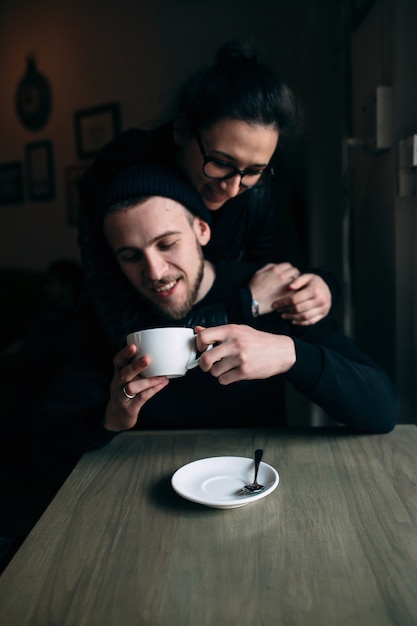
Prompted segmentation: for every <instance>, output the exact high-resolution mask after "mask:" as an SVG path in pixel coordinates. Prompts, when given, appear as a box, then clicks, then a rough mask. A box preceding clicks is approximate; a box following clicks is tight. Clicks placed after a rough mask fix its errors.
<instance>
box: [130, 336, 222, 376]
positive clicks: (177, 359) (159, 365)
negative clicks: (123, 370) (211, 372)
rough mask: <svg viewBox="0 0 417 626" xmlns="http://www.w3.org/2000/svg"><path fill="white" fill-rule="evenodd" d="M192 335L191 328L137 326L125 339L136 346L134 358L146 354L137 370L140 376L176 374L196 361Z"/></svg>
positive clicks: (195, 349)
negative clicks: (147, 360) (147, 361)
mask: <svg viewBox="0 0 417 626" xmlns="http://www.w3.org/2000/svg"><path fill="white" fill-rule="evenodd" d="M196 338H197V335H196V334H195V333H194V331H193V329H192V328H182V327H164V328H149V329H146V330H138V331H136V332H134V333H130V334H129V335H128V336H127V337H126V340H127V343H128V345H131V344H135V345H136V346H137V347H138V353H137V355H136V356H135V358H139V357H141V356H144V355H146V356H148V357H149V358H150V359H151V362H150V364H149V365H148V367H146V368H145V369H144V370H143V372H141V375H142V376H145V378H150V377H151V376H168V378H178V377H180V376H184V375H185V374H186V373H187V372H188V370H190V369H192V368H193V367H196V365H198V363H199V360H200V359H199V358H197V344H196ZM209 348H212V346H209Z"/></svg>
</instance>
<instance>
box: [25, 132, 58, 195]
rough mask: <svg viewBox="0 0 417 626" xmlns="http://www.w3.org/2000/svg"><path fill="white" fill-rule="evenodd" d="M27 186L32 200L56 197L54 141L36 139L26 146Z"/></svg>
mask: <svg viewBox="0 0 417 626" xmlns="http://www.w3.org/2000/svg"><path fill="white" fill-rule="evenodd" d="M25 161H26V174H27V187H28V195H29V198H30V200H33V201H35V202H37V201H42V200H52V199H53V198H54V197H55V170H54V157H53V146H52V141H49V140H45V141H34V142H31V143H27V144H26V146H25Z"/></svg>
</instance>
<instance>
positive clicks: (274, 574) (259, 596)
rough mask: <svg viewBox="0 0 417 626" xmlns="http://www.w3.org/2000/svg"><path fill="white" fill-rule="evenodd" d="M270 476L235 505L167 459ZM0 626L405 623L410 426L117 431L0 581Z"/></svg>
mask: <svg viewBox="0 0 417 626" xmlns="http://www.w3.org/2000/svg"><path fill="white" fill-rule="evenodd" d="M255 447H262V448H264V450H265V455H264V461H265V462H267V463H269V464H270V465H273V466H274V467H275V468H276V469H277V470H278V472H279V474H280V484H279V486H278V487H277V489H276V490H275V491H274V492H273V493H272V494H271V495H269V496H267V497H265V498H263V499H261V500H259V501H258V502H253V503H251V504H249V505H247V506H245V507H242V508H237V509H229V510H222V509H212V508H208V507H205V506H202V505H199V504H195V503H192V502H189V501H188V500H184V499H182V498H181V497H180V496H178V495H177V494H176V493H175V492H174V491H173V490H172V488H171V484H170V479H171V475H172V474H173V472H174V471H175V470H176V469H177V468H178V467H180V466H182V465H183V464H185V463H188V462H189V461H193V460H195V459H199V458H203V457H207V456H218V455H219V456H222V455H233V456H249V457H250V456H252V452H253V450H254V448H255ZM0 624H1V625H2V626H28V625H31V626H52V625H54V626H96V625H97V626H176V625H178V626H187V625H190V626H191V625H193V626H195V625H197V626H205V625H207V626H214V625H219V626H223V625H226V624H227V625H231V626H235V625H236V626H246V625H248V626H249V625H250V626H255V625H256V626H262V625H264V626H267V625H268V626H279V625H282V626H299V625H300V626H301V625H302V626H349V625H352V626H353V625H354V626H362V625H363V626H373V625H375V626H386V625H395V626H408V625H409V626H415V625H416V624H417V428H416V427H415V426H412V425H403V426H398V427H397V428H396V429H395V431H394V432H393V433H391V434H388V435H381V436H379V435H373V436H364V435H352V434H348V433H346V432H345V430H344V429H343V428H336V429H333V430H323V429H311V430H309V431H297V432H294V431H286V430H281V431H278V430H277V431H276V430H273V431H266V430H264V431H256V432H255V431H252V430H242V431H210V432H208V431H200V432H198V431H197V432H190V431H187V432H181V431H174V432H159V433H152V432H148V433H126V434H123V435H120V436H119V437H117V438H116V439H115V440H114V441H113V442H112V443H111V444H110V445H109V446H107V447H106V448H104V449H102V450H99V451H98V452H94V453H89V454H86V455H85V456H84V457H83V458H82V459H81V461H80V462H79V463H78V465H77V466H76V468H75V469H74V471H73V473H72V474H71V475H70V476H69V478H68V479H67V481H66V483H65V484H64V485H63V487H62V488H61V490H60V492H59V493H58V495H57V496H56V498H55V499H54V501H53V502H52V503H51V505H50V506H49V508H48V509H47V511H46V512H45V513H44V515H43V517H42V518H41V519H40V521H39V522H38V524H37V525H36V526H35V528H34V529H33V531H32V532H31V534H30V535H29V537H28V538H27V540H26V541H25V543H24V544H23V546H22V547H21V549H20V550H19V551H18V552H17V554H16V556H15V557H14V559H13V560H12V562H11V563H10V565H9V566H8V568H7V569H6V571H5V572H4V574H3V575H2V577H1V578H0Z"/></svg>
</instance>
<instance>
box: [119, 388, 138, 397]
mask: <svg viewBox="0 0 417 626" xmlns="http://www.w3.org/2000/svg"><path fill="white" fill-rule="evenodd" d="M122 391H123V393H124V395H125V396H126V398H127V399H128V400H133V398H136V395H137V394H136V393H134V394H133V395H132V394H130V393H128V392H127V391H126V386H124V387H123V389H122Z"/></svg>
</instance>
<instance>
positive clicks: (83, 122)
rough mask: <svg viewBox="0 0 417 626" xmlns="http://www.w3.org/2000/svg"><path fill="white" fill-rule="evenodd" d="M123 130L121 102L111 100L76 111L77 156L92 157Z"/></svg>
mask: <svg viewBox="0 0 417 626" xmlns="http://www.w3.org/2000/svg"><path fill="white" fill-rule="evenodd" d="M120 130H121V114H120V104H119V103H118V102H111V103H109V104H103V105H101V106H97V107H93V108H90V109H80V110H79V111H75V113H74V133H75V145H76V149H77V156H78V158H79V159H91V158H93V157H94V156H95V155H96V154H97V153H98V152H99V150H100V149H101V148H102V147H103V146H104V144H106V143H107V142H109V141H111V140H112V139H113V138H114V137H115V136H116V135H118V134H119V133H120Z"/></svg>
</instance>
